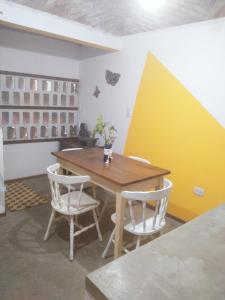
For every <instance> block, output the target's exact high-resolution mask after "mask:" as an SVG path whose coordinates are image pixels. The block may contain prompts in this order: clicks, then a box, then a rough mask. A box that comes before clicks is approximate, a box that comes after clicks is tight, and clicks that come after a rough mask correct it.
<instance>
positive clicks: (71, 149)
mask: <svg viewBox="0 0 225 300" xmlns="http://www.w3.org/2000/svg"><path fill="white" fill-rule="evenodd" d="M74 150H83V148H66V149H62V151H74Z"/></svg>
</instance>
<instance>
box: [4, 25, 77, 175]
mask: <svg viewBox="0 0 225 300" xmlns="http://www.w3.org/2000/svg"><path fill="white" fill-rule="evenodd" d="M78 57H79V47H78V46H76V45H74V44H71V43H67V42H63V41H57V40H54V39H50V38H45V37H41V36H39V35H34V34H29V33H23V32H19V31H14V30H11V29H5V28H0V69H1V70H6V71H16V72H22V73H33V74H43V75H50V76H59V77H67V78H79V60H78ZM56 150H58V142H47V143H34V144H17V145H5V146H4V163H5V168H4V169H5V180H7V179H14V178H20V177H26V176H33V175H38V174H43V173H45V172H46V167H47V166H48V165H50V164H51V163H53V162H54V161H55V159H54V158H53V157H52V155H51V154H50V153H51V151H56Z"/></svg>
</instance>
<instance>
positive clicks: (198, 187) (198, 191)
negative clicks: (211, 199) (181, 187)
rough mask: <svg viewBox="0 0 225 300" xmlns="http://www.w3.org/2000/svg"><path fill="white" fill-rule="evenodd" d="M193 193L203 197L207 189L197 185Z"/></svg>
mask: <svg viewBox="0 0 225 300" xmlns="http://www.w3.org/2000/svg"><path fill="white" fill-rule="evenodd" d="M193 193H194V194H195V195H196V196H199V197H203V196H204V195H205V190H204V189H203V188H202V187H200V186H195V187H194V190H193Z"/></svg>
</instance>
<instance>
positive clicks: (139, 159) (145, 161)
mask: <svg viewBox="0 0 225 300" xmlns="http://www.w3.org/2000/svg"><path fill="white" fill-rule="evenodd" d="M128 157H129V158H131V159H134V160H137V161H140V162H143V163H144V164H147V165H150V164H151V162H150V161H149V160H147V159H144V158H142V157H138V156H133V155H130V156H128Z"/></svg>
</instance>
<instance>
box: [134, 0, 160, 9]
mask: <svg viewBox="0 0 225 300" xmlns="http://www.w3.org/2000/svg"><path fill="white" fill-rule="evenodd" d="M165 2H166V0H139V3H140V5H141V6H142V7H143V8H145V9H146V10H149V11H155V10H157V9H159V8H160V7H161V6H163V4H164V3H165Z"/></svg>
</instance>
